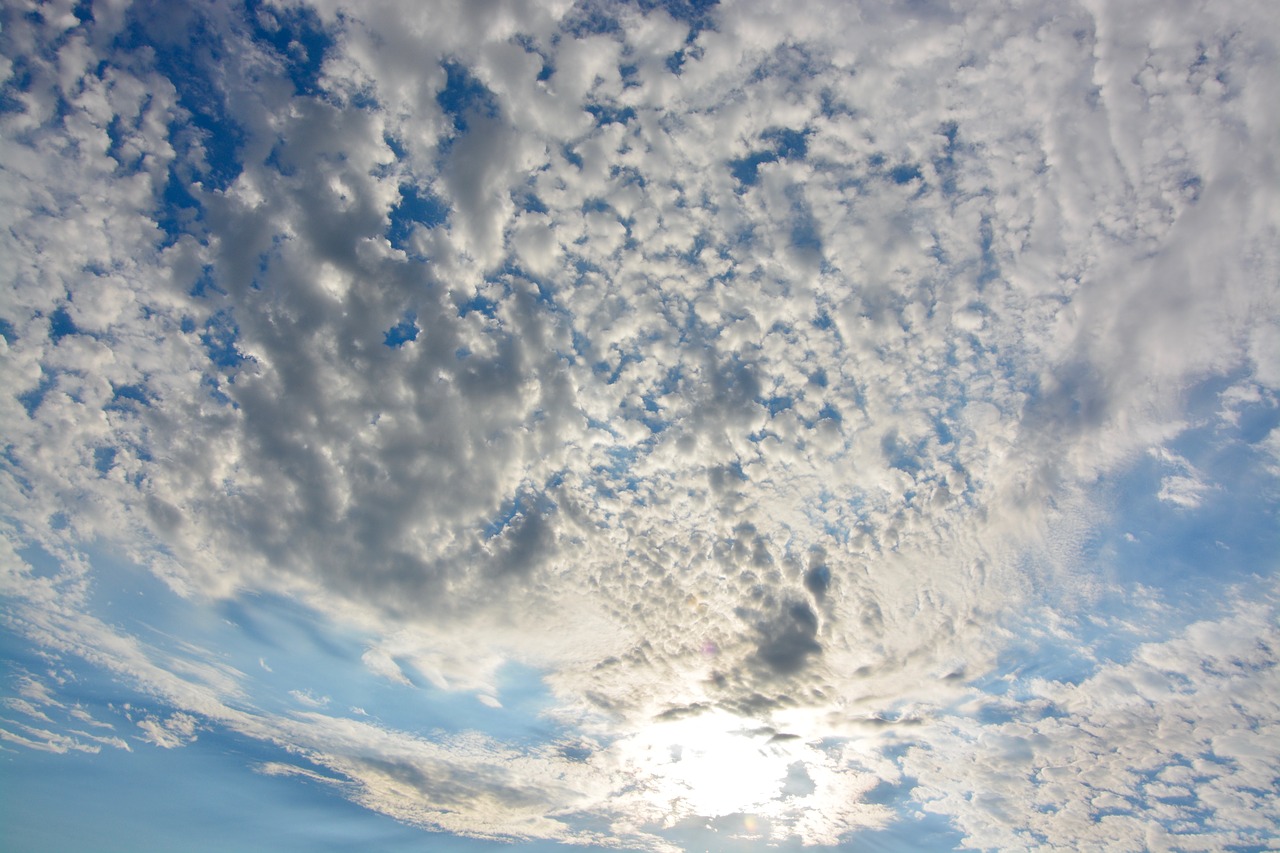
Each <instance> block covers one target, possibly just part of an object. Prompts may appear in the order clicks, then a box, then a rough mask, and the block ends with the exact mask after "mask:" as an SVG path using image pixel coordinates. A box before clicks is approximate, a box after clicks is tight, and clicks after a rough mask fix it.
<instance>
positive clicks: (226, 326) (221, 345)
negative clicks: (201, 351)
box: [200, 310, 246, 369]
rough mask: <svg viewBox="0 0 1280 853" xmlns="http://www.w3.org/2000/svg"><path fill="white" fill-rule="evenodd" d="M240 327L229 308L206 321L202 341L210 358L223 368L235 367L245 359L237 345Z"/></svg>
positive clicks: (201, 336) (201, 335)
mask: <svg viewBox="0 0 1280 853" xmlns="http://www.w3.org/2000/svg"><path fill="white" fill-rule="evenodd" d="M239 340H240V327H239V326H238V325H237V324H236V322H235V320H234V318H233V317H232V315H231V312H230V311H229V310H226V311H219V312H218V313H216V314H214V315H213V316H212V317H210V318H209V319H208V320H206V321H205V324H204V331H203V332H202V333H201V334H200V342H201V343H202V344H204V348H205V352H206V353H208V355H209V360H210V361H212V362H213V363H214V364H215V365H217V366H218V367H222V368H227V369H234V368H236V367H239V366H240V364H241V362H243V361H245V360H246V358H245V355H244V353H243V352H241V351H240V347H239V346H238V345H237V344H238V342H239Z"/></svg>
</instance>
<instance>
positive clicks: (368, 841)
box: [0, 671, 563, 853]
mask: <svg viewBox="0 0 1280 853" xmlns="http://www.w3.org/2000/svg"><path fill="white" fill-rule="evenodd" d="M74 675H75V679H74V681H73V683H78V682H79V680H80V679H81V678H82V677H84V676H86V675H87V673H85V672H83V671H78V672H76V673H74ZM119 722H121V723H123V725H124V726H131V725H132V724H131V723H129V722H128V721H127V720H124V719H123V718H120V719H119ZM119 728H122V727H119ZM122 733H123V734H127V732H122ZM266 762H281V763H285V764H293V765H297V764H298V759H297V756H296V755H294V754H292V753H289V752H287V751H285V750H283V749H280V748H277V747H273V746H271V745H269V744H264V743H261V742H257V741H252V740H247V739H246V738H243V737H241V736H239V735H237V734H235V733H233V732H228V731H225V730H223V729H221V728H219V727H210V726H204V727H202V728H201V730H200V731H199V732H198V737H197V739H196V740H195V741H194V742H193V743H190V744H189V745H187V746H185V747H182V748H179V749H160V748H158V747H154V746H152V745H150V744H147V743H138V742H135V744H134V745H133V749H132V751H131V752H125V751H123V750H117V749H112V748H109V747H108V748H104V749H103V750H102V751H101V752H100V753H98V754H94V755H90V754H84V753H69V754H66V755H53V754H49V753H44V752H37V751H35V750H26V749H23V750H16V751H14V752H11V753H8V754H6V756H5V758H4V772H0V814H3V824H4V827H5V830H4V834H5V839H6V842H5V843H6V847H8V849H14V850H22V851H25V853H63V851H67V850H93V851H95V853H158V852H159V851H167V850H183V851H186V853H222V852H223V851H227V850H235V851H240V853H293V851H297V853H304V851H305V853H324V851H334V853H337V851H349V850H354V849H361V850H378V851H387V853H394V851H405V853H409V851H421V850H423V849H430V850H433V851H442V853H497V851H501V850H508V849H510V845H507V844H502V843H500V842H495V841H480V840H473V839H467V838H458V837H456V836H450V835H444V834H438V833H426V832H424V831H423V830H420V829H417V828H414V827H411V826H406V825H404V824H401V823H398V822H397V821H395V820H393V819H391V818H390V817H387V816H385V815H381V814H378V813H376V812H372V811H369V810H366V809H364V808H362V807H360V806H358V805H356V804H355V803H352V802H350V801H348V800H347V799H345V798H344V797H343V796H342V794H341V793H340V792H339V791H337V790H335V789H334V788H332V787H331V786H329V785H326V784H323V783H320V782H316V781H312V780H308V779H301V778H297V777H286V776H271V775H267V774H264V773H258V772H252V770H251V768H254V767H257V766H260V765H262V764H264V763H266ZM9 845H12V846H11V847H9ZM527 849H532V850H543V851H551V850H560V849H563V848H562V847H561V846H559V845H540V844H530V845H527Z"/></svg>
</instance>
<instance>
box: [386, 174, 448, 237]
mask: <svg viewBox="0 0 1280 853" xmlns="http://www.w3.org/2000/svg"><path fill="white" fill-rule="evenodd" d="M389 219H390V225H389V227H388V228H387V240H388V241H389V242H390V243H391V245H392V246H394V247H395V248H397V249H400V250H402V251H408V250H409V238H410V237H412V236H413V232H414V229H415V228H417V227H418V226H422V227H423V228H435V227H436V226H437V225H443V224H444V223H445V222H447V221H448V219H449V205H448V204H446V203H445V202H444V200H443V199H441V198H440V197H439V196H437V195H435V194H434V193H432V192H431V191H429V190H425V189H422V188H420V187H417V186H414V185H413V184H401V185H400V201H399V202H397V203H396V206H395V207H393V208H391V213H390V217H389Z"/></svg>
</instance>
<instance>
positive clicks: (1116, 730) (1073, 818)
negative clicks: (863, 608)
mask: <svg viewBox="0 0 1280 853" xmlns="http://www.w3.org/2000/svg"><path fill="white" fill-rule="evenodd" d="M1277 625H1278V623H1277V613H1276V608H1275V602H1274V601H1273V600H1267V601H1264V602H1256V603H1255V602H1249V603H1244V602H1239V601H1237V602H1235V604H1234V607H1233V610H1232V612H1231V613H1230V615H1229V616H1228V617H1226V618H1224V619H1222V620H1219V621H1214V622H1198V623H1195V624H1193V625H1191V626H1190V627H1189V628H1188V629H1187V631H1186V632H1185V633H1184V634H1183V635H1181V636H1179V637H1177V638H1175V639H1172V640H1169V641H1166V642H1163V643H1152V644H1147V645H1144V646H1142V647H1140V648H1139V649H1138V651H1137V653H1136V654H1135V655H1134V657H1133V659H1132V660H1130V661H1128V662H1124V663H1110V664H1107V665H1105V666H1103V667H1102V668H1101V669H1100V670H1099V671H1098V672H1097V673H1096V674H1094V675H1093V676H1091V677H1090V678H1088V679H1086V680H1085V681H1083V682H1081V683H1080V684H1076V685H1073V684H1064V683H1060V682H1051V681H1050V682H1046V681H1040V680H1036V681H1032V682H1031V683H1029V684H1026V685H1024V686H1023V689H1024V690H1025V695H1024V696H1020V697H1017V698H1014V697H1010V698H1008V699H998V698H992V699H990V700H989V701H990V703H991V704H992V706H993V707H996V708H999V709H1000V710H1001V711H1002V712H1004V713H1005V714H1006V715H1008V717H1010V720H1009V721H1008V722H1003V723H997V724H986V725H980V724H977V723H975V722H960V723H958V724H955V725H954V727H947V728H944V729H940V730H938V731H933V732H930V733H929V734H928V735H927V736H926V742H927V744H928V745H927V746H920V747H915V748H913V749H912V750H910V751H909V753H908V755H907V759H906V761H905V762H904V767H903V770H904V772H906V773H907V774H909V775H912V776H915V777H916V778H917V779H918V780H919V783H920V785H919V787H918V788H917V789H916V793H915V796H916V797H918V798H919V799H920V800H921V801H922V802H923V804H924V807H925V808H926V809H928V810H930V811H935V812H938V813H941V814H945V815H947V816H949V817H951V818H952V819H953V820H954V821H955V822H956V824H957V826H958V827H959V828H960V829H961V831H963V832H964V833H965V836H966V837H965V844H967V845H969V846H973V847H978V848H981V849H1010V848H1013V847H1034V848H1035V849H1041V850H1079V849H1082V848H1089V847H1108V848H1116V849H1121V848H1123V849H1131V848H1132V849H1139V848H1143V849H1153V850H1190V849H1197V850H1198V849H1223V848H1224V847H1227V846H1232V845H1237V846H1238V845H1244V846H1248V845H1257V844H1265V843H1267V841H1268V840H1271V839H1272V838H1273V835H1272V833H1273V831H1274V828H1275V825H1276V821H1277V819H1280V814H1278V813H1277V811H1276V807H1275V803H1274V798H1269V797H1267V796H1265V795H1260V792H1262V791H1266V790H1267V789H1268V788H1270V787H1271V785H1272V784H1273V782H1274V775H1275V768H1276V766H1277V762H1278V761H1280V755H1278V754H1277V752H1276V746H1275V744H1276V743H1277V740H1276V734H1277V732H1278V731H1280V730H1278V729H1277V725H1278V721H1280V716H1278V715H1277V711H1280V706H1277V696H1278V695H1280V692H1278V691H1277V687H1280V683H1278V682H1277V672H1278V671H1280V670H1278V669H1277V664H1278V663H1280V661H1278V660H1277V656H1276V650H1277V648H1280V643H1278V641H1280V633H1278V631H1277ZM1224 697H1230V698H1229V701H1224ZM968 792H980V793H978V794H977V795H973V796H971V795H969V793H968Z"/></svg>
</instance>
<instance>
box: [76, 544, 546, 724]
mask: <svg viewBox="0 0 1280 853" xmlns="http://www.w3.org/2000/svg"><path fill="white" fill-rule="evenodd" d="M94 567H95V574H94V584H93V588H92V593H91V609H92V612H94V613H95V614H97V615H98V616H99V617H100V618H101V619H102V620H103V621H104V622H106V623H108V624H110V625H112V626H113V627H115V628H116V629H117V630H121V631H124V632H126V633H127V634H129V635H132V636H135V637H137V638H138V639H139V640H140V641H141V642H143V643H145V644H146V646H147V647H148V648H149V649H151V650H152V653H153V654H157V655H162V656H170V657H172V658H175V659H179V660H182V659H187V660H193V659H194V662H197V663H206V664H215V665H218V666H221V667H224V668H226V667H229V668H230V670H231V671H233V672H235V673H238V675H237V676H236V679H237V684H238V687H239V689H240V690H241V691H242V693H243V696H242V697H241V698H238V699H235V700H234V701H229V704H233V705H237V706H240V705H244V706H246V707H250V708H253V709H255V710H256V711H257V712H261V713H266V714H289V713H292V712H296V711H299V710H316V711H318V712H320V713H325V714H330V715H334V716H338V717H350V718H353V719H369V720H373V721H376V722H378V723H379V724H381V725H384V726H387V727H389V728H392V729H395V730H398V731H403V732H407V733H410V734H414V735H418V736H427V737H430V736H434V735H436V734H439V733H442V732H444V733H461V732H465V731H480V732H483V733H485V734H487V735H490V736H492V737H495V738H499V739H503V740H507V741H510V742H519V743H526V744H529V745H536V744H538V743H544V742H550V741H551V740H552V739H554V738H556V737H559V733H558V731H557V730H556V729H555V728H554V727H553V726H551V725H549V724H548V723H547V722H546V720H545V719H544V717H543V716H542V712H543V711H544V710H546V709H547V708H549V707H550V703H551V695H550V693H549V691H548V690H547V688H546V685H545V684H544V683H543V681H542V679H541V675H540V673H539V672H538V671H537V670H535V669H533V668H530V667H527V666H523V665H520V664H518V663H511V664H509V665H507V666H506V667H505V668H504V669H503V670H502V671H501V672H500V674H499V678H498V683H497V685H496V686H497V689H498V691H499V693H498V697H499V699H500V701H501V702H502V704H503V707H502V708H491V707H489V706H487V705H486V704H484V703H483V702H481V701H480V700H479V698H478V697H477V696H475V695H474V694H471V693H467V692H453V691H449V690H444V689H441V688H439V687H436V686H435V685H433V684H432V683H431V682H430V681H429V680H428V679H426V678H425V677H424V676H423V675H422V674H421V673H419V672H418V671H416V670H415V669H414V668H413V667H412V666H411V665H408V664H407V663H406V664H405V665H404V673H405V675H406V677H407V678H408V679H409V680H410V682H411V683H410V684H409V685H405V684H400V683H396V682H392V681H390V680H389V679H387V678H385V677H383V676H380V675H377V674H375V673H374V672H372V671H370V670H369V669H368V668H367V667H366V666H365V665H364V663H363V662H362V656H363V655H364V653H365V652H366V651H367V650H368V649H369V648H370V647H371V646H372V645H373V644H374V638H372V637H370V636H367V635H365V634H362V633H360V632H359V631H356V630H354V629H352V628H349V627H346V626H343V625H341V624H338V623H336V622H334V621H333V620H332V619H329V618H328V617H326V616H324V615H323V614H321V613H319V612H318V611H316V610H314V609H312V608H310V607H307V606H306V605H304V604H301V603H300V602H297V601H295V600H292V599H288V598H284V597H281V596H277V595H262V594H241V595H239V596H237V597H236V598H234V599H229V600H226V601H223V602H220V603H219V604H218V605H217V606H215V607H203V606H199V605H198V603H196V602H193V601H190V600H187V599H183V598H180V597H179V596H177V595H175V594H174V593H173V592H172V591H171V590H169V588H168V587H166V586H165V585H164V584H163V583H161V582H160V581H159V580H157V579H156V578H155V577H154V576H153V575H152V574H151V573H149V572H148V571H146V570H144V569H141V568H138V567H136V566H131V565H128V564H127V563H125V562H123V561H121V560H117V559H115V558H113V557H112V556H110V555H106V554H101V553H99V554H95V555H94ZM113 689H114V688H113ZM108 695H110V694H109V693H108ZM179 710H180V709H179Z"/></svg>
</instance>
